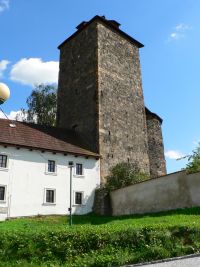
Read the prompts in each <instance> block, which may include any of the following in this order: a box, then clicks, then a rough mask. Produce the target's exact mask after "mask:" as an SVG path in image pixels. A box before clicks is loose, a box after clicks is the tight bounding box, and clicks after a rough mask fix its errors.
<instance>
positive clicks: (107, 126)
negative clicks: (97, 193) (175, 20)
mask: <svg viewBox="0 0 200 267" xmlns="http://www.w3.org/2000/svg"><path fill="white" fill-rule="evenodd" d="M98 87H99V89H98V92H99V147H100V154H101V155H102V159H101V175H102V177H105V176H106V175H107V174H108V173H109V169H110V168H111V167H112V166H114V165H116V164H117V163H119V162H124V161H125V162H131V163H132V162H135V163H137V164H138V165H139V167H140V168H141V169H142V170H143V171H145V172H147V173H149V157H148V143H147V128H146V116H145V107H144V100H143V91H142V82H141V71H140V60H139V49H138V47H137V46H136V45H134V44H133V43H130V42H129V41H128V40H126V39H125V38H123V37H121V36H120V35H119V34H118V33H117V32H115V31H114V30H111V29H110V28H108V27H106V26H105V25H103V24H100V23H99V24H98Z"/></svg>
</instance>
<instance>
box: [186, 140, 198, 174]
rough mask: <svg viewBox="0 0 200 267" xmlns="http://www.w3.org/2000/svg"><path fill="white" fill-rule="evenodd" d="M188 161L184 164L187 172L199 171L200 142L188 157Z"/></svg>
mask: <svg viewBox="0 0 200 267" xmlns="http://www.w3.org/2000/svg"><path fill="white" fill-rule="evenodd" d="M188 161H189V163H188V164H187V165H186V171H187V173H195V172H200V143H199V144H198V146H197V148H196V149H195V150H193V151H192V155H191V156H190V157H189V158H188Z"/></svg>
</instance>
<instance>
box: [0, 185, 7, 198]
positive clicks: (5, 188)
mask: <svg viewBox="0 0 200 267" xmlns="http://www.w3.org/2000/svg"><path fill="white" fill-rule="evenodd" d="M0 187H4V199H0V203H6V191H7V185H3V184H0Z"/></svg>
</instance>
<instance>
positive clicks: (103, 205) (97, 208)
mask: <svg viewBox="0 0 200 267" xmlns="http://www.w3.org/2000/svg"><path fill="white" fill-rule="evenodd" d="M93 212H94V213H96V214H98V215H107V216H110V215H112V208H111V203H110V194H109V193H108V191H107V190H106V189H104V188H101V189H97V190H96V191H95V197H94V205H93Z"/></svg>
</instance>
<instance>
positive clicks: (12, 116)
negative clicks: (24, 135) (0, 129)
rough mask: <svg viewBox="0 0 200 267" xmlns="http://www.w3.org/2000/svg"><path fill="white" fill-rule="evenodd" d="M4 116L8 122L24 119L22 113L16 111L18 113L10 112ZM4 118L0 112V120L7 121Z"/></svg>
mask: <svg viewBox="0 0 200 267" xmlns="http://www.w3.org/2000/svg"><path fill="white" fill-rule="evenodd" d="M6 116H7V117H8V119H10V120H18V121H22V120H23V119H24V114H23V113H22V111H21V110H18V111H13V110H12V111H11V112H10V113H9V114H6ZM6 116H5V115H4V114H3V112H2V111H0V118H1V119H7V118H6Z"/></svg>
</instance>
